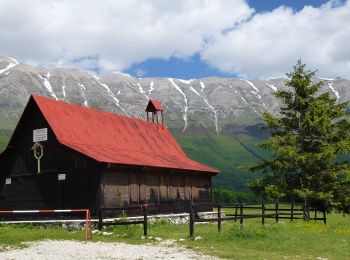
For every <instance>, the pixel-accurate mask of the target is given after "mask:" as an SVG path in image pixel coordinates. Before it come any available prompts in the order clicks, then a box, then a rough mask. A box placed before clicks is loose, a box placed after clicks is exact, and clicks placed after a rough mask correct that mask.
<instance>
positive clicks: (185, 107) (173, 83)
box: [168, 78, 188, 131]
mask: <svg viewBox="0 0 350 260" xmlns="http://www.w3.org/2000/svg"><path fill="white" fill-rule="evenodd" d="M168 80H169V82H170V85H171V86H172V87H174V88H175V89H176V90H177V91H179V92H180V93H181V95H182V96H183V97H184V102H185V106H184V107H183V112H184V113H183V116H182V117H183V120H184V121H185V126H184V128H183V129H182V131H185V130H186V128H187V110H188V101H187V97H186V95H185V93H184V92H183V91H182V89H181V88H180V87H179V86H178V85H176V83H175V82H174V79H172V78H168Z"/></svg>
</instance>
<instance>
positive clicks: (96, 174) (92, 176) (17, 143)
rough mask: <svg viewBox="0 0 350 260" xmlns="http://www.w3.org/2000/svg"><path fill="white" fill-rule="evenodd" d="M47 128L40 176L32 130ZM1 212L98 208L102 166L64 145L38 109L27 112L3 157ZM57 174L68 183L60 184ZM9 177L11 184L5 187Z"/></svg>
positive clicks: (0, 195) (0, 182) (0, 181)
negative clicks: (62, 176)
mask: <svg viewBox="0 0 350 260" xmlns="http://www.w3.org/2000/svg"><path fill="white" fill-rule="evenodd" d="M40 128H48V140H47V141H44V142H41V143H42V144H43V146H44V156H43V157H42V158H41V160H40V162H41V173H40V174H37V160H36V159H35V157H34V155H33V151H32V150H31V148H32V146H33V144H34V143H33V130H34V129H40ZM1 161H2V163H1V178H0V209H58V208H91V209H92V210H93V211H96V209H97V208H98V207H99V194H100V193H99V183H100V177H101V175H100V173H101V168H102V166H101V164H99V163H97V162H95V161H94V160H92V159H90V158H88V157H86V156H84V155H82V154H80V153H78V152H75V151H73V150H71V149H70V148H67V147H66V146H64V145H61V144H60V143H59V142H58V141H57V139H56V137H55V135H54V133H53V132H52V130H51V129H50V127H49V125H48V123H47V121H46V120H45V118H44V117H43V115H42V113H41V112H40V110H39V109H38V107H37V106H36V105H35V104H34V103H33V102H32V103H31V104H30V105H29V106H28V107H27V109H26V110H25V112H24V114H23V116H22V119H21V120H20V123H19V124H18V127H17V130H16V131H15V133H14V136H13V139H12V141H11V142H10V143H9V148H8V149H7V150H6V152H5V154H4V155H3V156H2V160H1ZM58 174H65V175H66V180H64V181H59V180H58ZM8 177H10V178H11V181H12V183H11V184H10V185H6V184H5V179H6V178H8Z"/></svg>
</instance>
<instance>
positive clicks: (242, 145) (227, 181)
mask: <svg viewBox="0 0 350 260" xmlns="http://www.w3.org/2000/svg"><path fill="white" fill-rule="evenodd" d="M175 137H176V140H177V141H178V143H179V144H180V146H181V147H182V148H183V149H184V151H185V152H186V154H187V155H188V156H189V157H190V158H191V159H193V160H196V161H199V162H201V163H204V164H206V165H208V166H211V167H214V168H215V169H217V170H219V171H220V172H221V174H219V175H218V176H216V177H215V178H213V184H214V187H220V188H228V189H234V190H235V191H246V190H247V184H246V183H247V180H249V179H255V178H256V177H257V174H255V173H252V172H249V171H248V170H246V169H245V167H247V166H251V165H253V164H255V163H256V162H257V161H258V160H259V159H258V158H259V157H264V156H266V154H263V152H262V151H261V150H259V149H258V148H257V147H256V145H255V144H256V143H258V142H259V140H257V138H255V137H254V136H250V135H247V134H237V135H235V136H232V135H228V134H224V133H223V134H220V135H216V134H215V133H211V132H209V133H192V132H189V133H175Z"/></svg>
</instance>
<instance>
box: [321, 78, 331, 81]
mask: <svg viewBox="0 0 350 260" xmlns="http://www.w3.org/2000/svg"><path fill="white" fill-rule="evenodd" d="M319 79H321V80H328V81H333V80H334V79H331V78H319Z"/></svg>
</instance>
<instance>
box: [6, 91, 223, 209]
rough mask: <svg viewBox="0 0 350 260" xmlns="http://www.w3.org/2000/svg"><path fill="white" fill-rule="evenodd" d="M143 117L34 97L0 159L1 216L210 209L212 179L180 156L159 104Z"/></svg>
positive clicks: (208, 171)
mask: <svg viewBox="0 0 350 260" xmlns="http://www.w3.org/2000/svg"><path fill="white" fill-rule="evenodd" d="M146 112H147V118H148V121H145V120H140V119H136V118H130V117H125V116H120V115H116V114H113V113H109V112H104V111H99V110H95V109H91V108H87V107H83V106H79V105H74V104H70V103H66V102H62V101H56V100H53V99H50V98H46V97H42V96H37V95H32V96H31V97H30V99H29V102H28V104H27V106H26V107H25V109H24V112H23V114H22V116H21V118H20V120H19V122H18V125H17V127H16V129H15V131H14V133H13V135H12V137H11V139H10V141H9V144H8V146H7V148H6V150H5V151H4V152H3V153H2V154H0V169H1V174H0V209H4V210H11V209H17V210H25V209H28V210H29V209H74V208H90V209H91V212H92V215H95V216H96V215H97V212H98V209H99V208H100V207H101V206H104V207H118V206H126V205H138V204H140V203H143V202H149V203H152V204H156V205H157V206H156V207H155V208H154V209H153V212H151V213H154V214H155V213H180V212H184V211H186V208H187V207H186V201H188V200H193V201H197V202H208V203H209V202H210V201H211V177H212V176H213V175H215V174H217V173H218V172H217V171H216V170H214V169H212V168H210V167H207V166H205V165H203V164H200V163H198V162H195V161H193V160H191V159H189V158H188V157H187V156H186V154H185V153H184V152H183V150H182V149H181V147H180V146H179V145H178V144H177V143H176V141H175V139H174V138H173V136H172V135H171V133H170V132H169V130H168V129H167V128H166V127H164V125H163V107H162V105H161V104H160V103H159V102H157V101H156V100H151V101H150V102H149V104H148V106H147V109H146ZM149 114H151V115H149ZM160 121H161V122H160ZM210 209H211V206H210V204H208V206H207V207H205V208H202V210H210ZM131 214H132V213H131ZM135 214H136V213H135Z"/></svg>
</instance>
